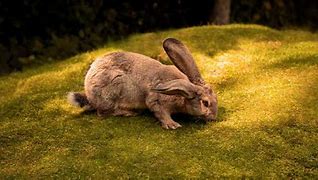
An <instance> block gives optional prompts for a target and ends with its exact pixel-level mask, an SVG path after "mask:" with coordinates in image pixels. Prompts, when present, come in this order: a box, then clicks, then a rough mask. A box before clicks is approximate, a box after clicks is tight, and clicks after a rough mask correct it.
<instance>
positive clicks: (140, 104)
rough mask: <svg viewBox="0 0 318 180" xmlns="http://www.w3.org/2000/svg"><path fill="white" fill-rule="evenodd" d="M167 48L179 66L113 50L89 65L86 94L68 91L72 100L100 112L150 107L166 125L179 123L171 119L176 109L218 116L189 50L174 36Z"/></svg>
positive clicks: (208, 117) (123, 112)
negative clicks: (113, 51)
mask: <svg viewBox="0 0 318 180" xmlns="http://www.w3.org/2000/svg"><path fill="white" fill-rule="evenodd" d="M163 46H164V49H165V51H166V52H167V54H168V55H169V57H170V59H171V60H172V62H173V63H174V64H175V66H174V65H164V64H161V63H160V62H158V61H157V60H154V59H152V58H150V57H147V56H144V55H141V54H137V53H132V52H115V53H111V54H108V55H105V56H103V57H100V58H98V59H96V60H95V61H94V62H93V63H92V64H91V66H90V69H89V70H88V72H87V74H86V77H85V93H69V95H68V99H69V101H70V102H71V103H72V104H74V105H77V106H80V107H83V108H85V109H86V110H92V109H96V110H97V114H98V115H100V116H108V115H113V116H133V115H137V114H138V112H139V110H141V109H147V108H148V109H149V110H151V111H152V112H153V113H154V115H155V116H156V117H157V118H158V119H159V120H160V122H161V123H162V127H163V128H165V129H176V128H178V127H181V125H180V124H179V123H177V122H175V121H173V120H172V118H171V114H173V113H187V114H190V115H193V116H197V117H200V118H203V119H205V120H206V121H210V120H213V119H215V118H216V114H217V98H216V95H215V93H214V92H213V91H212V89H211V88H210V87H209V86H208V85H206V84H205V83H204V80H203V79H202V78H201V75H200V73H199V71H198V69H197V67H196V64H195V62H194V60H193V58H192V56H191V54H190V52H189V51H188V49H187V48H186V47H185V46H184V45H183V44H182V43H181V42H180V41H178V40H176V39H173V38H168V39H166V40H165V41H164V43H163Z"/></svg>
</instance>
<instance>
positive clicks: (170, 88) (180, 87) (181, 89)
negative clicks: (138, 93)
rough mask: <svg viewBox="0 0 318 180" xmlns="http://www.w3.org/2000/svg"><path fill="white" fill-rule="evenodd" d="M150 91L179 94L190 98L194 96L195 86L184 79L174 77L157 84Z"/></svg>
mask: <svg viewBox="0 0 318 180" xmlns="http://www.w3.org/2000/svg"><path fill="white" fill-rule="evenodd" d="M152 91H155V92H158V93H162V94H167V95H181V96H183V97H185V98H187V99H192V98H194V97H195V96H196V93H195V92H196V89H195V86H194V85H193V84H192V83H190V82H189V81H187V80H184V79H176V80H172V81H168V82H165V83H162V84H159V85H157V86H156V87H155V88H153V89H152Z"/></svg>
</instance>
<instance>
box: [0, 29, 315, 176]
mask: <svg viewBox="0 0 318 180" xmlns="http://www.w3.org/2000/svg"><path fill="white" fill-rule="evenodd" d="M166 37H176V38H178V39H180V40H182V41H183V42H184V43H185V44H186V45H187V46H188V47H189V49H190V50H191V51H192V53H193V56H194V58H195V59H196V61H197V63H198V66H199V69H200V71H201V73H202V75H203V77H204V79H205V80H206V82H207V83H209V84H210V85H211V86H213V87H214V89H215V90H216V92H217V94H218V99H219V116H218V121H217V122H213V123H208V124H204V123H200V122H194V121H191V120H184V119H183V118H179V119H177V121H178V122H180V123H181V124H182V125H183V127H182V128H180V129H177V130H174V131H168V130H164V129H162V128H161V127H160V125H159V124H158V122H157V121H156V119H155V118H154V117H153V116H152V115H151V114H150V113H149V112H146V113H144V114H143V115H141V116H137V117H129V118H123V117H110V118H107V119H103V118H100V117H98V116H97V115H95V114H85V113H82V111H81V110H80V109H77V108H75V107H72V106H71V105H69V104H68V103H67V102H66V98H65V96H66V94H67V92H69V91H82V90H83V80H84V75H85V72H86V70H87V68H88V66H89V64H90V63H91V62H92V61H93V60H94V58H95V57H97V56H100V55H102V54H104V53H108V52H112V51H117V50H126V51H133V52H139V53H142V54H145V55H148V56H151V57H154V58H157V59H159V60H161V61H163V62H165V63H169V62H168V57H167V56H166V55H165V53H164V51H163V50H162V48H161V43H162V40H163V39H164V38H166ZM0 94H1V96H0V163H1V164H0V178H1V179H2V178H23V179H24V178H27V179H29V178H48V177H50V178H61V177H63V178H75V179H77V178H79V179H82V178H88V177H92V178H112V177H113V178H129V177H130V178H138V179H139V178H208V177H231V178H233V177H254V178H259V177H269V178H287V177H292V178H297V177H306V178H310V179H313V178H318V34H317V33H310V32H306V31H300V30H284V31H277V30H273V29H270V28H267V27H264V26H256V25H229V26H222V27H216V26H203V27H192V28H186V29H179V30H170V31H164V32H158V33H146V34H140V35H133V36H131V37H129V38H127V39H125V40H122V41H118V42H111V43H108V44H106V45H105V47H104V48H101V49H98V50H96V51H92V52H87V53H84V54H80V55H77V56H75V57H72V58H70V59H66V60H65V61H61V62H57V63H51V64H47V65H44V66H41V67H35V68H30V69H28V70H26V71H24V72H22V73H15V74H11V75H9V76H5V77H1V78H0Z"/></svg>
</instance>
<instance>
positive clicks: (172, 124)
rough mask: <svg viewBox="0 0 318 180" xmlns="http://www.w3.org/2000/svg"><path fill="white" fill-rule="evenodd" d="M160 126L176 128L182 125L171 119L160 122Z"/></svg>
mask: <svg viewBox="0 0 318 180" xmlns="http://www.w3.org/2000/svg"><path fill="white" fill-rule="evenodd" d="M162 127H163V128H164V129H177V128H179V127H182V126H181V125H180V124H179V123H177V122H175V121H173V120H169V121H164V122H162Z"/></svg>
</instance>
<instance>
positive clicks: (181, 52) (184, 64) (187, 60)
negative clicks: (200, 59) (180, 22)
mask: <svg viewBox="0 0 318 180" xmlns="http://www.w3.org/2000/svg"><path fill="white" fill-rule="evenodd" d="M163 48H164V50H165V51H166V53H167V54H168V56H169V58H170V59H171V61H172V62H173V64H174V65H175V66H176V67H177V68H178V69H179V70H180V71H181V72H183V73H184V74H185V75H187V76H188V78H189V80H190V81H191V82H192V83H194V84H197V85H203V84H205V83H204V80H203V79H202V77H201V74H200V72H199V70H198V67H197V65H196V64H195V62H194V59H193V57H192V55H191V53H190V51H189V50H188V48H187V47H186V46H185V45H183V44H182V43H181V42H180V41H179V40H177V39H174V38H167V39H166V40H164V41H163Z"/></svg>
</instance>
